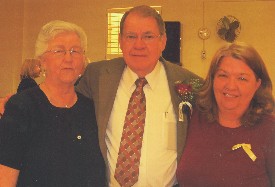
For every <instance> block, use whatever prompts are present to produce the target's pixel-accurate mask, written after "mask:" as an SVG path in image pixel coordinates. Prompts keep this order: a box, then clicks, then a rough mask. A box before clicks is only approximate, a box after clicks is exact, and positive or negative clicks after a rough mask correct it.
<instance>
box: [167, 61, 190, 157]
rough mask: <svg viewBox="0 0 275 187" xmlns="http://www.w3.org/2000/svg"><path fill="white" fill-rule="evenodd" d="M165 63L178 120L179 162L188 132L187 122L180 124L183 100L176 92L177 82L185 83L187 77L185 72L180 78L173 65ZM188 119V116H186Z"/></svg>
mask: <svg viewBox="0 0 275 187" xmlns="http://www.w3.org/2000/svg"><path fill="white" fill-rule="evenodd" d="M162 61H163V65H164V68H165V71H166V75H167V80H168V85H169V89H170V94H171V100H172V104H173V108H174V111H175V114H176V120H177V155H178V156H177V158H178V161H179V159H180V158H181V154H182V151H183V147H184V144H185V139H186V131H187V121H186V120H185V121H183V122H180V121H179V104H180V102H181V99H180V98H179V97H178V94H177V93H176V91H175V82H176V81H179V80H180V81H184V80H185V79H186V77H185V76H184V75H183V72H180V73H181V75H180V76H179V75H178V74H177V73H176V69H175V68H174V66H173V65H171V64H169V63H168V62H166V61H165V60H162ZM185 119H186V116H185Z"/></svg>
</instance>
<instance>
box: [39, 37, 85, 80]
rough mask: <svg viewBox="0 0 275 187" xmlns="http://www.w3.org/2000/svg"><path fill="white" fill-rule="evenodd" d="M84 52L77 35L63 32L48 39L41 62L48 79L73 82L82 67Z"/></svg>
mask: <svg viewBox="0 0 275 187" xmlns="http://www.w3.org/2000/svg"><path fill="white" fill-rule="evenodd" d="M84 60H85V56H84V52H83V49H82V47H81V42H80V39H79V37H78V35H77V34H76V33H74V32H64V33H60V34H58V35H56V37H55V38H53V39H52V40H50V41H49V43H48V48H47V51H46V52H45V53H44V54H43V56H42V59H41V64H42V66H43V67H44V68H45V71H46V79H47V80H48V81H49V80H51V81H55V82H61V83H69V84H74V82H75V81H76V80H77V78H78V77H79V75H80V74H81V73H82V72H83V69H84Z"/></svg>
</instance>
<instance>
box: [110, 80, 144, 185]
mask: <svg viewBox="0 0 275 187" xmlns="http://www.w3.org/2000/svg"><path fill="white" fill-rule="evenodd" d="M135 84H136V89H135V91H134V92H133V93H132V96H131V98H130V100H129V104H128V110H127V113H126V117H125V121H124V126H123V132H122V137H121V141H120V147H119V152H118V158H117V164H116V170H115V179H116V180H117V181H118V183H119V184H120V185H121V186H122V187H130V186H133V185H134V184H135V183H136V182H137V181H138V175H139V163H140V155H141V153H140V152H141V147H142V138H143V132H144V124H145V116H146V100H145V95H144V92H143V87H144V85H146V84H147V81H146V79H145V78H139V79H137V80H136V82H135Z"/></svg>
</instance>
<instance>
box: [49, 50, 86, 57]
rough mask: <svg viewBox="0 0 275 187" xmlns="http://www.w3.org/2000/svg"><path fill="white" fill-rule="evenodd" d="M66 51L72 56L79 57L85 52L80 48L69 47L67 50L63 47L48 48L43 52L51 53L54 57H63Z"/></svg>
mask: <svg viewBox="0 0 275 187" xmlns="http://www.w3.org/2000/svg"><path fill="white" fill-rule="evenodd" d="M67 52H69V53H70V55H71V56H72V57H73V58H80V57H82V55H83V54H85V51H84V50H82V49H74V48H72V49H69V50H65V49H52V50H49V51H46V52H45V53H52V54H53V56H54V57H57V58H61V57H62V58H63V57H64V56H65V55H66V54H67Z"/></svg>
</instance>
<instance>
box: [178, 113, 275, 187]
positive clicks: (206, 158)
mask: <svg viewBox="0 0 275 187" xmlns="http://www.w3.org/2000/svg"><path fill="white" fill-rule="evenodd" d="M242 143H245V144H250V145H251V151H252V152H253V153H254V154H255V155H256V156H257V158H256V160H255V161H252V159H251V158H250V157H249V156H248V154H247V153H246V152H245V151H244V149H243V148H242V147H240V148H238V149H236V150H232V147H233V146H234V145H236V144H242ZM177 180H178V182H179V184H180V186H184V187H189V186H192V187H202V186H203V187H207V186H209V187H210V186H211V187H215V186H219V187H220V186H222V187H226V186H234V187H238V186H245V187H247V186H249V187H253V186H257V187H259V186H261V187H265V186H275V118H274V116H273V117H271V116H266V117H265V118H264V120H263V121H261V122H260V124H257V125H256V126H253V127H244V126H240V127H238V128H227V127H223V126H221V125H220V124H218V123H207V122H206V120H205V119H203V118H200V117H199V115H198V113H197V112H195V113H194V114H193V116H192V119H191V121H190V127H189V129H188V136H187V142H186V146H185V149H184V152H183V155H182V158H181V160H180V162H179V165H178V169H177Z"/></svg>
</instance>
